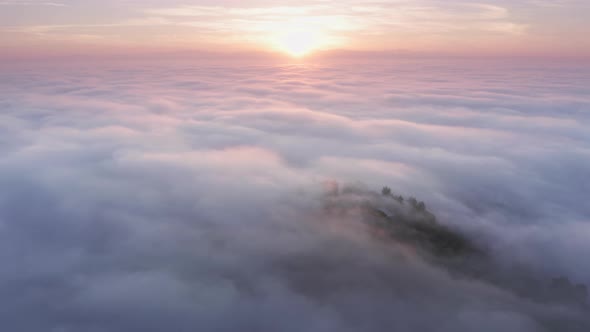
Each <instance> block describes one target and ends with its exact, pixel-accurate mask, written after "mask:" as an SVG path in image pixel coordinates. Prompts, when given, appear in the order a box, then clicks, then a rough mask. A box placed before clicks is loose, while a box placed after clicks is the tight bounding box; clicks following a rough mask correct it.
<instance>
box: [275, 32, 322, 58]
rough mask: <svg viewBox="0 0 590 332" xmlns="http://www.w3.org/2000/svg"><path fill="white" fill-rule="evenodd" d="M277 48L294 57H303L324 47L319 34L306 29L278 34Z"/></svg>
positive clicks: (276, 37) (276, 38) (276, 39)
mask: <svg viewBox="0 0 590 332" xmlns="http://www.w3.org/2000/svg"><path fill="white" fill-rule="evenodd" d="M274 44H275V47H276V48H277V49H278V50H280V51H282V52H284V53H287V54H289V55H291V56H293V57H303V56H305V55H308V54H310V53H312V52H313V51H316V50H318V49H319V48H321V46H322V42H321V38H320V37H319V34H318V33H316V32H314V31H311V30H305V29H297V30H288V31H283V32H281V33H278V34H277V35H276V36H275V40H274Z"/></svg>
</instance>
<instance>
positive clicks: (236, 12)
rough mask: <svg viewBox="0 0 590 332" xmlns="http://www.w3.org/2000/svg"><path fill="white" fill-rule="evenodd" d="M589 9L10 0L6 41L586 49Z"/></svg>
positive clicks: (224, 48) (49, 45) (59, 47)
mask: <svg viewBox="0 0 590 332" xmlns="http://www.w3.org/2000/svg"><path fill="white" fill-rule="evenodd" d="M589 15H590V4H589V3H588V2H587V1H585V0H555V1H546V0H523V1H516V2H515V1H503V0H490V1H481V2H474V1H463V0H450V1H439V0H416V1H408V0H390V1H385V0H375V1H357V0H342V1H324V0H302V1H290V0H278V1H269V0H253V1H233V0H219V1H210V0H201V1H199V0H192V1H190V0H184V1H179V0H172V1H163V0H147V1H134V0H117V1H115V0H100V1H95V0H62V1H58V0H56V1H42V0H39V1H35V0H28V1H26V0H13V1H6V0H4V1H0V43H2V44H3V47H2V53H4V55H5V56H6V55H11V56H13V57H14V56H17V57H18V56H20V57H25V56H43V55H55V54H58V55H72V54H76V55H89V54H94V55H96V54H112V53H116V54H140V55H145V54H152V53H158V52H174V51H182V52H188V51H192V52H197V53H199V52H200V53H203V52H214V53H217V52H222V53H230V52H233V53H236V52H238V53H243V52H245V53H252V52H278V53H288V54H292V55H293V54H295V55H300V54H302V53H309V52H310V51H314V52H317V51H335V50H340V51H342V50H346V51H364V52H375V51H379V52H396V53H409V54H428V55H448V54H451V55H477V56H492V55H502V56H514V55H518V56H552V57H556V56H557V57H564V56H567V57H572V56H576V57H580V56H582V57H587V56H588V55H590V42H589V41H588V38H586V36H585V35H586V32H587V31H588V30H590V23H589V22H590V21H589V20H588V16H589ZM293 44H295V45H293ZM297 44H299V45H297ZM301 44H303V45H301Z"/></svg>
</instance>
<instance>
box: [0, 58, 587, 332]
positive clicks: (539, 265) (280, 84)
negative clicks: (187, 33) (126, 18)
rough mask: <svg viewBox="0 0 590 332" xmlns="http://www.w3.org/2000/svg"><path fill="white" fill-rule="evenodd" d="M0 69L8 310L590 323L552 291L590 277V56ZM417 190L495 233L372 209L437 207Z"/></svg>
mask: <svg viewBox="0 0 590 332" xmlns="http://www.w3.org/2000/svg"><path fill="white" fill-rule="evenodd" d="M1 70H2V73H1V77H0V153H1V156H2V157H0V264H2V266H3V268H2V269H0V322H2V326H3V327H4V329H6V330H11V331H24V332H45V331H51V332H69V331H84V332H86V331H88V332H95V331H97V332H103V331H105V332H111V331H112V332H119V331H121V332H123V331H125V332H133V331H196V330H198V331H269V332H270V331H310V332H316V331H318V332H319V331H386V330H395V331H475V330H477V331H566V330H567V331H587V330H588V327H589V326H590V321H589V320H588V304H587V302H586V301H581V302H580V301H577V300H574V301H570V300H569V299H567V296H566V295H567V294H566V295H564V296H565V297H559V296H558V297H549V298H547V297H543V296H541V295H542V293H543V292H545V290H546V289H548V288H547V287H549V288H551V287H558V288H559V287H561V286H559V285H558V284H560V283H561V284H563V283H564V282H566V281H564V280H567V282H566V283H567V284H568V286H567V287H566V289H567V288H568V287H569V286H571V287H574V288H575V287H577V288H576V289H577V290H578V291H579V292H578V294H582V293H583V292H582V289H583V286H584V285H587V286H589V285H590V263H588V260H587V259H586V256H587V254H588V253H590V242H589V241H588V236H590V224H589V222H590V220H589V219H588V216H589V215H590V205H589V204H588V202H587V199H588V197H590V184H589V183H590V182H589V181H588V179H590V168H589V167H588V165H590V131H589V130H588V128H590V112H589V111H590V69H589V67H587V66H585V65H583V64H569V65H563V64H556V63H550V62H526V61H519V60H511V61H508V60H503V61H499V60H498V61H491V60H477V61H475V60H463V59H458V60H444V61H443V60H426V59H422V60H415V61H408V60H405V61H401V60H400V61H391V62H384V61H382V62H376V63H373V64H367V63H364V64H362V65H355V64H354V63H353V64H350V63H348V64H347V63H338V64H329V63H328V64H327V63H321V64H320V63H315V64H312V63H308V64H287V65H274V64H273V65H263V64H255V65H237V64H233V65H230V64H215V65H213V64H197V63H195V64H190V63H178V64H171V63H157V62H152V63H137V64H134V65H128V64H127V65H125V66H122V65H114V64H107V63H100V64H94V63H93V64H84V65H83V64H76V65H65V64H59V65H51V64H47V65H34V66H24V65H22V64H21V65H20V66H19V67H15V68H9V67H7V66H6V67H4V68H2V69H1ZM384 186H388V187H390V188H391V189H392V192H393V194H394V195H402V196H403V197H404V198H405V200H404V203H401V204H400V203H398V202H397V201H396V200H395V199H391V197H389V196H386V195H382V194H381V189H382V187H384ZM347 188H348V189H347ZM392 197H393V196H392ZM409 197H416V198H417V199H418V200H419V201H423V202H425V206H426V208H427V209H428V211H429V213H432V214H433V215H435V216H436V223H437V225H440V227H443V228H444V229H445V230H449V232H452V233H453V234H458V236H461V237H462V238H465V239H466V241H468V243H470V245H472V246H473V247H474V248H477V250H476V251H477V252H478V254H477V255H475V256H473V255H464V254H463V253H462V252H459V253H455V254H454V256H452V257H451V258H448V257H445V258H444V259H442V258H437V255H438V253H437V252H436V251H437V247H434V249H433V248H428V247H425V246H424V243H423V242H414V241H413V240H412V241H409V242H408V240H407V239H401V238H400V237H399V236H397V235H396V232H397V231H396V230H395V229H394V230H393V231H392V233H391V234H390V231H389V228H380V226H375V225H376V224H375V219H374V218H376V217H375V215H378V216H380V217H379V218H385V219H378V220H377V221H379V220H380V221H379V222H380V223H383V222H386V221H387V220H389V219H391V220H389V221H387V222H392V223H393V224H394V225H395V223H396V222H401V221H400V219H399V218H401V217H399V215H403V216H404V217H403V218H402V219H403V220H406V221H407V222H409V223H410V225H412V223H414V222H419V219H420V218H419V217H417V216H416V214H414V213H413V212H412V211H413V210H412V205H411V204H410V203H408V198H409ZM327 206H337V207H338V209H336V210H334V209H329V208H326V207H327ZM367 206H369V207H370V210H369V211H373V212H375V211H379V212H381V213H384V214H385V215H388V214H390V213H392V212H391V211H394V212H395V211H398V212H399V211H402V212H403V211H405V212H403V213H402V212H399V213H401V214H399V213H398V212H395V213H398V217H395V218H394V217H387V216H383V215H381V213H377V214H373V217H367V215H366V213H365V212H366V211H365V210H366V208H367ZM408 209H409V210H408ZM363 211H365V212H363ZM384 211H385V212H387V213H385V212H384ZM408 211H409V212H408ZM395 213H394V214H395ZM404 218H405V219H404ZM384 220H385V221H384ZM380 223H377V224H378V225H380ZM383 234H386V236H383ZM387 234H388V235H387ZM410 239H412V237H410ZM467 256H468V257H469V258H465V257H467ZM457 262H460V264H459V263H457ZM457 264H458V265H457ZM472 269H474V270H477V271H479V272H480V273H479V274H476V273H472V272H466V271H471V270H472ZM558 278H562V279H558ZM564 278H567V279H564ZM560 280H561V281H560ZM556 285H557V286H556ZM564 287H565V286H564ZM566 293H567V292H566ZM536 295H539V296H536Z"/></svg>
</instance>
